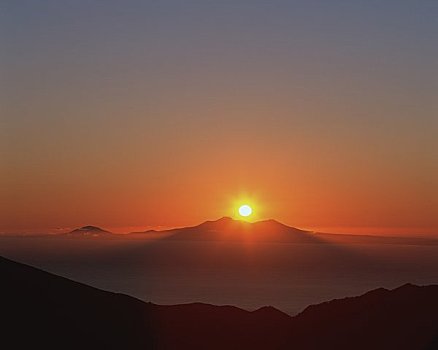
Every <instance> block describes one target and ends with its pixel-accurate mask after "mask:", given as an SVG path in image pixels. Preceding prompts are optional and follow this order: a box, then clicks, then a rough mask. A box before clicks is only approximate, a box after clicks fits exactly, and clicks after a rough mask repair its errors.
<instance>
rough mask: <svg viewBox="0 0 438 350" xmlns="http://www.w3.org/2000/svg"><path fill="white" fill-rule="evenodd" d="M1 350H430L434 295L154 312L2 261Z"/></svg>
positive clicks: (381, 293) (428, 291) (436, 340)
mask: <svg viewBox="0 0 438 350" xmlns="http://www.w3.org/2000/svg"><path fill="white" fill-rule="evenodd" d="M0 279H1V283H2V284H1V288H0V308H1V315H2V318H1V329H2V339H1V341H2V348H5V349H30V348H35V349H36V348H44V349H303V350H306V349H307V350H310V349H341V350H342V349H398V350H408V349H409V350H417V349H418V350H420V349H424V350H426V349H428V350H432V349H436V345H437V344H438V286H436V285H433V286H423V287H418V286H414V285H409V284H407V285H404V286H402V287H399V288H396V289H394V290H386V289H383V288H380V289H377V290H373V291H371V292H368V293H366V294H364V295H362V296H359V297H352V298H345V299H338V300H333V301H330V302H326V303H322V304H319V305H313V306H309V307H308V308H307V309H305V310H304V311H303V312H302V313H300V314H298V315H297V316H295V317H291V316H288V315H286V314H284V313H282V312H280V311H278V310H276V309H275V308H272V307H263V308H261V309H259V310H256V311H253V312H249V311H245V310H241V309H239V308H237V307H233V306H213V305H207V304H201V303H194V304H186V305H174V306H159V305H154V304H151V303H146V302H142V301H140V300H138V299H135V298H132V297H129V296H126V295H123V294H118V293H111V292H106V291H102V290H99V289H96V288H93V287H90V286H87V285H84V284H81V283H77V282H74V281H71V280H68V279H66V278H63V277H59V276H56V275H53V274H50V273H47V272H44V271H42V270H39V269H36V268H33V267H30V266H27V265H23V264H20V263H16V262H13V261H11V260H8V259H5V258H0Z"/></svg>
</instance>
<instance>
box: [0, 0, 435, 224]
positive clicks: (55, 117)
mask: <svg viewBox="0 0 438 350" xmlns="http://www.w3.org/2000/svg"><path fill="white" fill-rule="evenodd" d="M437 33H438V2H437V1H435V0H419V1H412V0H409V1H407V0H406V1H404V0H394V1H391V0H379V1H377V0H376V1H373V0H366V1H365V0H363V1H359V0H345V1H336V0H335V1H327V0H319V1H311V0H302V1H292V0H290V1H272V0H270V1H255V0H253V1H236V0H233V1H207V0H203V1H187V0H186V1H126V0H125V1H60V0H54V1H38V0H32V1H30V0H29V1H12V0H11V1H3V2H2V4H1V5H0V44H1V53H0V74H1V75H0V77H1V86H0V88H1V90H0V105H1V107H0V108H1V110H0V112H1V124H0V148H1V154H0V157H1V158H0V160H1V174H0V176H1V190H0V191H1V192H0V231H11V230H42V229H52V228H56V227H61V228H65V227H76V226H80V225H85V224H96V225H101V226H104V227H108V228H119V229H122V228H126V227H145V226H149V225H150V226H159V225H164V226H182V225H190V224H196V223H198V222H201V221H204V220H207V219H215V218H218V217H221V216H224V215H232V209H233V208H232V205H233V203H234V201H235V200H236V198H247V199H249V200H250V201H251V202H252V203H254V204H255V207H256V208H255V209H256V211H257V210H258V218H268V217H272V218H276V219H278V220H280V221H283V222H285V223H287V224H290V225H294V226H298V227H308V228H310V227H312V228H339V230H344V231H348V230H355V229H357V228H361V227H365V228H368V229H370V230H382V229H388V230H389V229H390V228H399V229H400V230H405V231H406V230H407V231H412V232H420V231H422V232H433V231H434V230H435V231H438V209H437V208H438V137H437V135H438V35H437Z"/></svg>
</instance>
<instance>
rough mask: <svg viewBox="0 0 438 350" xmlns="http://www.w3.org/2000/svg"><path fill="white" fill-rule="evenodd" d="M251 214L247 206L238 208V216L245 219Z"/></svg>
mask: <svg viewBox="0 0 438 350" xmlns="http://www.w3.org/2000/svg"><path fill="white" fill-rule="evenodd" d="M251 214H252V208H251V207H250V206H249V205H247V204H244V205H242V206H240V208H239V215H240V216H244V217H247V216H250V215H251Z"/></svg>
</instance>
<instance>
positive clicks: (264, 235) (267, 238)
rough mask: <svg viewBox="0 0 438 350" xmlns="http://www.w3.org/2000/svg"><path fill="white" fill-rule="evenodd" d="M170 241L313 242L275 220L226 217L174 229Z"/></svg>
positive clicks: (310, 236)
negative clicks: (248, 220) (249, 220)
mask: <svg viewBox="0 0 438 350" xmlns="http://www.w3.org/2000/svg"><path fill="white" fill-rule="evenodd" d="M171 231H172V232H173V233H174V234H173V235H171V236H169V237H168V238H167V239H169V240H180V241H244V242H293V243H313V242H316V241H317V239H316V238H315V237H314V236H313V235H312V233H310V232H308V231H304V230H300V229H297V228H294V227H289V226H286V225H284V224H282V223H280V222H278V221H275V220H264V221H257V222H247V221H242V220H234V219H232V218H229V217H223V218H220V219H218V220H215V221H205V222H203V223H202V224H200V225H198V226H194V227H185V228H180V229H175V230H171Z"/></svg>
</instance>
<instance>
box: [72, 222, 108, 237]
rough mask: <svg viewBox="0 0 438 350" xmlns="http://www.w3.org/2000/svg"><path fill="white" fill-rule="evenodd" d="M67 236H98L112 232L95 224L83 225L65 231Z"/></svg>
mask: <svg viewBox="0 0 438 350" xmlns="http://www.w3.org/2000/svg"><path fill="white" fill-rule="evenodd" d="M67 235H69V236H82V237H99V236H108V235H113V233H112V232H110V231H107V230H104V229H102V228H100V227H97V226H91V225H90V226H83V227H80V228H77V229H74V230H73V231H70V232H68V233H67Z"/></svg>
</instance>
